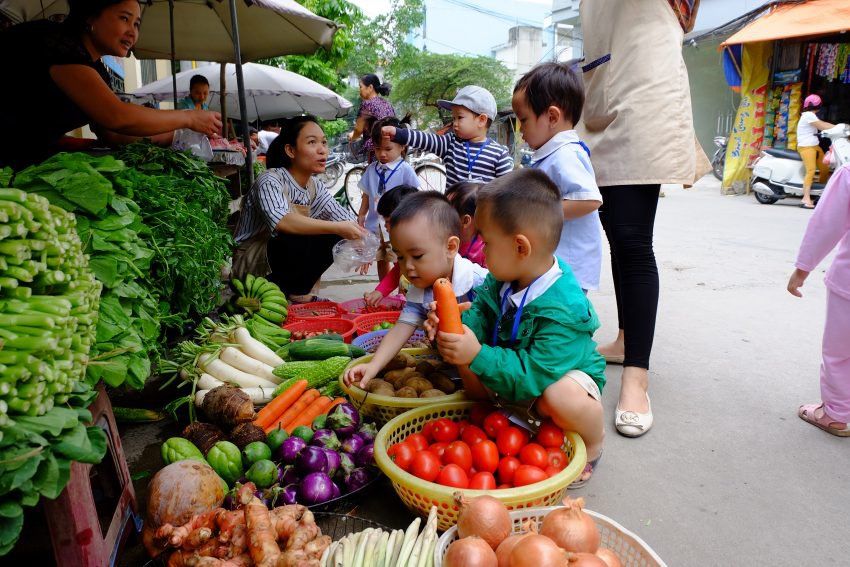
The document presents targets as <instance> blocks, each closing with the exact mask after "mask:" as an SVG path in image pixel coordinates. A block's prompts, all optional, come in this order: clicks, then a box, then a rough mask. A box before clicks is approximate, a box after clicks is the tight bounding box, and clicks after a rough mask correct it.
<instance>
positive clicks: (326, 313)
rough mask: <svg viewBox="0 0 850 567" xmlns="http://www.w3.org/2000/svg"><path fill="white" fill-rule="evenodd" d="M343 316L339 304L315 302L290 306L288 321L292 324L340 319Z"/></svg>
mask: <svg viewBox="0 0 850 567" xmlns="http://www.w3.org/2000/svg"><path fill="white" fill-rule="evenodd" d="M340 315H342V311H341V310H340V308H339V304H338V303H335V302H333V301H315V302H313V303H293V304H290V306H289V313H288V315H287V316H286V320H287V321H290V322H293V323H294V322H295V321H307V320H312V319H338V318H339V316H340Z"/></svg>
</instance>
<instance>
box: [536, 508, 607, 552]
mask: <svg viewBox="0 0 850 567" xmlns="http://www.w3.org/2000/svg"><path fill="white" fill-rule="evenodd" d="M583 507H584V498H577V499H576V500H572V499H570V498H565V499H564V507H563V508H559V509H557V510H554V511H552V512H549V514H548V515H547V516H546V518H544V519H543V525H542V526H540V534H541V535H545V536H546V537H549V538H551V539H552V540H553V541H554V542H555V543H557V544H558V546H559V547H562V548H563V549H566V550H567V551H571V552H573V553H596V550H597V549H599V542H600V536H599V530H598V529H597V528H596V524H595V523H594V522H593V518H591V517H590V516H589V515H587V514H585V513H584V511H583V510H582V508H583Z"/></svg>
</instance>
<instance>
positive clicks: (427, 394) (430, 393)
mask: <svg viewBox="0 0 850 567" xmlns="http://www.w3.org/2000/svg"><path fill="white" fill-rule="evenodd" d="M445 395H446V393H445V392H444V391H442V390H437V389H434V388H432V389H430V390H425V391H424V392H422V393H421V394H419V397H420V398H439V397H440V396H445Z"/></svg>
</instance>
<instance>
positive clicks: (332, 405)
mask: <svg viewBox="0 0 850 567" xmlns="http://www.w3.org/2000/svg"><path fill="white" fill-rule="evenodd" d="M347 401H348V400H346V399H345V398H336V399H335V400H334V401H333V402H331V405H330V406H328V411H326V412H325V413H331V410H332V409H334V408H335V407H336V406H338V405H339V404H344V403H345V402H347Z"/></svg>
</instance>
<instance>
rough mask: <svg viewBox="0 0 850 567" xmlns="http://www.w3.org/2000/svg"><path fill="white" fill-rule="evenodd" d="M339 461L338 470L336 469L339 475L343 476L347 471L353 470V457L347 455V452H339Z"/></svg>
mask: <svg viewBox="0 0 850 567" xmlns="http://www.w3.org/2000/svg"><path fill="white" fill-rule="evenodd" d="M339 461H340V464H339V471H337V472H338V474H339V475H340V476H343V477H344V476H345V475H347V474H348V473H350V472H351V471H353V470H354V469H355V466H354V459H352V458H351V455H349V454H348V453H340V454H339Z"/></svg>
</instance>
